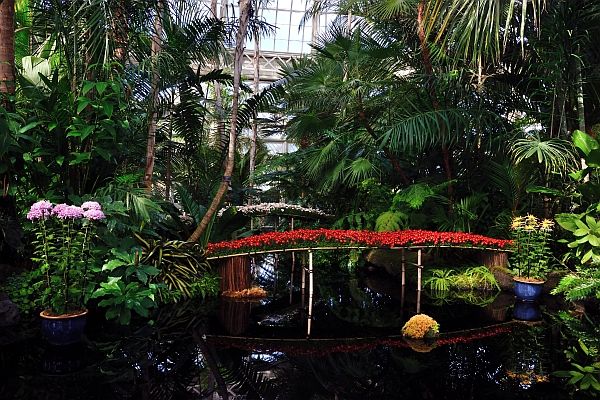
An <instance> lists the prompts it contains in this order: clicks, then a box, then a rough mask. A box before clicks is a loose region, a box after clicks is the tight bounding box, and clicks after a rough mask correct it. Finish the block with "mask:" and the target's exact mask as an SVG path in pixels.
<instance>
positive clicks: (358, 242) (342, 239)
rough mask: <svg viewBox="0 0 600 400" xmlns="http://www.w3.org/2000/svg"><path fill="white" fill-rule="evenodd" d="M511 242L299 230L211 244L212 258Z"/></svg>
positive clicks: (446, 234)
mask: <svg viewBox="0 0 600 400" xmlns="http://www.w3.org/2000/svg"><path fill="white" fill-rule="evenodd" d="M511 244H512V241H511V240H503V239H494V238H490V237H487V236H483V235H476V234H473V233H464V232H435V231H424V230H406V231H394V232H373V231H353V230H339V229H297V230H294V231H286V232H268V233H263V234H260V235H255V236H250V237H247V238H243V239H237V240H231V241H224V242H218V243H209V244H208V246H207V249H206V252H207V255H208V256H209V257H219V256H221V255H227V254H231V253H232V252H252V251H260V250H268V249H293V248H301V247H313V248H316V247H328V246H335V247H354V246H365V247H378V248H390V247H410V246H432V247H433V246H454V247H476V248H494V249H506V248H508V247H509V246H510V245H511Z"/></svg>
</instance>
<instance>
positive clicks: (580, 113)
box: [575, 59, 590, 182]
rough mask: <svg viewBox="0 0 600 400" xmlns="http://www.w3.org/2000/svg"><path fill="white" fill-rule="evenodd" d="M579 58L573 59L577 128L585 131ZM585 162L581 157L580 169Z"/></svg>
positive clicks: (585, 164)
mask: <svg viewBox="0 0 600 400" xmlns="http://www.w3.org/2000/svg"><path fill="white" fill-rule="evenodd" d="M580 62H581V61H580V60H579V59H576V60H575V71H576V75H577V122H578V125H579V130H580V131H581V132H586V130H585V108H584V106H583V74H582V72H581V64H580ZM586 168H587V163H586V162H585V158H582V159H581V169H586ZM589 180H590V176H589V175H586V176H584V177H583V181H584V182H589Z"/></svg>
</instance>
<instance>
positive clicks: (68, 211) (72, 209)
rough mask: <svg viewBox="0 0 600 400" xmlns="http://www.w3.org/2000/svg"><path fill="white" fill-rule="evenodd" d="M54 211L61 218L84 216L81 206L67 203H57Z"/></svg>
mask: <svg viewBox="0 0 600 400" xmlns="http://www.w3.org/2000/svg"><path fill="white" fill-rule="evenodd" d="M52 213H53V214H54V215H55V216H57V217H58V218H60V219H68V218H72V219H77V218H81V217H83V210H82V209H81V207H77V206H69V205H67V204H57V205H56V207H54V210H53V212H52Z"/></svg>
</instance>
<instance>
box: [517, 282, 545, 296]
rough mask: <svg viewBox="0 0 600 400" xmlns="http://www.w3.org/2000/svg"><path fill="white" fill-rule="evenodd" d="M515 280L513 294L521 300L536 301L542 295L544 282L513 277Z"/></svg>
mask: <svg viewBox="0 0 600 400" xmlns="http://www.w3.org/2000/svg"><path fill="white" fill-rule="evenodd" d="M513 280H514V282H515V296H516V297H517V299H519V300H522V301H536V300H537V299H538V298H539V297H540V296H541V295H542V287H543V286H544V282H526V281H521V280H517V279H516V278H515V279H513Z"/></svg>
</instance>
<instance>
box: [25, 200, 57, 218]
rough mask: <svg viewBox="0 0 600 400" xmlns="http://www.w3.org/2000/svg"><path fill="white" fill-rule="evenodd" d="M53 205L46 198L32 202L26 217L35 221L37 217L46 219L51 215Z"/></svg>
mask: <svg viewBox="0 0 600 400" xmlns="http://www.w3.org/2000/svg"><path fill="white" fill-rule="evenodd" d="M53 207H54V205H53V204H52V203H50V202H49V201H48V200H40V201H38V202H36V203H33V205H32V206H31V208H30V209H29V212H28V213H27V219H28V220H30V221H37V220H39V219H46V218H48V217H49V216H50V215H52V208H53Z"/></svg>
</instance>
